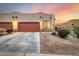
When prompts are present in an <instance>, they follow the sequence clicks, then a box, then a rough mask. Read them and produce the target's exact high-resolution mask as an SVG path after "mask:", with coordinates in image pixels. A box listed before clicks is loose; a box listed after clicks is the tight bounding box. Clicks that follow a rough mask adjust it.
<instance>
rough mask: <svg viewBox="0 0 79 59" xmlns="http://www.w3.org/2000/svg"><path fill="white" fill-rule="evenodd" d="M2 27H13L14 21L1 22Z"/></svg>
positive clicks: (0, 26)
mask: <svg viewBox="0 0 79 59" xmlns="http://www.w3.org/2000/svg"><path fill="white" fill-rule="evenodd" d="M0 28H5V29H12V23H11V22H0Z"/></svg>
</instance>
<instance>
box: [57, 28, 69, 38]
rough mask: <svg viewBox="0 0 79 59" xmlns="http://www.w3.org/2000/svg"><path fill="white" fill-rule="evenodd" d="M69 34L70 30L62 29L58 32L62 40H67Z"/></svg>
mask: <svg viewBox="0 0 79 59" xmlns="http://www.w3.org/2000/svg"><path fill="white" fill-rule="evenodd" d="M69 33H70V32H69V30H65V29H61V30H59V31H58V36H59V37H61V38H66V37H67V36H68V34H69Z"/></svg>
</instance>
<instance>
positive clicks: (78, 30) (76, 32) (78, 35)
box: [73, 27, 79, 39]
mask: <svg viewBox="0 0 79 59" xmlns="http://www.w3.org/2000/svg"><path fill="white" fill-rule="evenodd" d="M73 31H74V33H75V34H76V36H77V38H78V39H79V27H76V28H74V30H73Z"/></svg>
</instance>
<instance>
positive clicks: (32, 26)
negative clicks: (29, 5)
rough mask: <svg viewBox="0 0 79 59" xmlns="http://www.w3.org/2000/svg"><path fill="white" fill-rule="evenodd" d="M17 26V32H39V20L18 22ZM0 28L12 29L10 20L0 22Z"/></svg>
mask: <svg viewBox="0 0 79 59" xmlns="http://www.w3.org/2000/svg"><path fill="white" fill-rule="evenodd" d="M17 27H18V28H17V29H18V31H19V32H39V31H40V24H39V22H19V23H18V26H17ZM0 28H5V29H13V24H12V23H11V22H0Z"/></svg>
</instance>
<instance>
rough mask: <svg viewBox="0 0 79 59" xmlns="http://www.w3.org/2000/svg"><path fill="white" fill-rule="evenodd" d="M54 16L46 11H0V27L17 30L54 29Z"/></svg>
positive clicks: (38, 30) (36, 30)
mask: <svg viewBox="0 0 79 59" xmlns="http://www.w3.org/2000/svg"><path fill="white" fill-rule="evenodd" d="M54 27H55V16H54V15H53V14H46V13H42V12H39V13H19V12H12V13H0V28H5V29H13V30H17V31H19V32H40V31H54V29H55V28H54Z"/></svg>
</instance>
